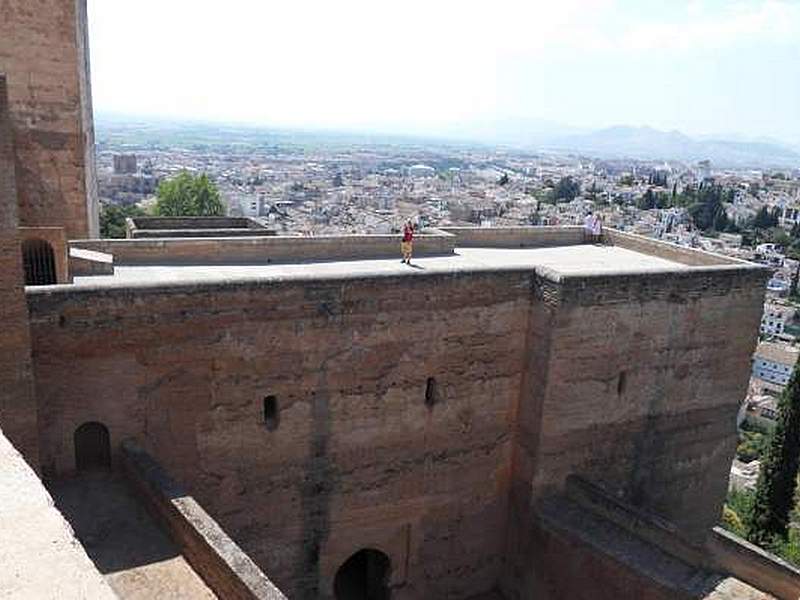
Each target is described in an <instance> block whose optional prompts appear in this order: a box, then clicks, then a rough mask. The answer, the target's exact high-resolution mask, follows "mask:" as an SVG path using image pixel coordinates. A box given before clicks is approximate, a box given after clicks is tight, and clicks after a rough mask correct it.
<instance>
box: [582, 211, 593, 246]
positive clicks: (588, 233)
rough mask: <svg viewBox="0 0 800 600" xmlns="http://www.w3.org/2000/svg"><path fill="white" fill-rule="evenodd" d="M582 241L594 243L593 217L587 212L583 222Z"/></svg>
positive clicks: (590, 212)
mask: <svg viewBox="0 0 800 600" xmlns="http://www.w3.org/2000/svg"><path fill="white" fill-rule="evenodd" d="M583 241H584V242H592V241H594V215H593V214H592V211H589V214H587V215H586V218H585V219H584V220H583Z"/></svg>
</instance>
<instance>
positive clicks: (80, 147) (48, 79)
mask: <svg viewBox="0 0 800 600" xmlns="http://www.w3.org/2000/svg"><path fill="white" fill-rule="evenodd" d="M0 73H5V74H6V76H7V81H8V100H9V112H10V114H11V130H12V134H13V139H14V149H15V171H16V185H17V195H18V203H19V224H20V226H23V227H47V226H57V227H64V228H65V230H66V234H67V237H69V238H79V237H81V238H82V237H96V236H97V233H98V229H99V226H98V210H97V184H96V180H95V170H94V164H95V159H94V125H93V119H92V101H91V89H90V88H91V84H90V80H89V48H88V35H87V26H86V0H69V1H67V2H65V1H64V0H41V1H39V2H31V1H30V0H2V2H0ZM3 201H4V202H5V201H6V199H5V198H4V199H3Z"/></svg>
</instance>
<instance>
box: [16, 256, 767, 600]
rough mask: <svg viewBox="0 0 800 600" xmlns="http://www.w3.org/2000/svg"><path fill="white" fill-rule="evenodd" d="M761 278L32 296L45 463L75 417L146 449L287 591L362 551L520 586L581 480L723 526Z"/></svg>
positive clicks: (724, 271) (450, 583)
mask: <svg viewBox="0 0 800 600" xmlns="http://www.w3.org/2000/svg"><path fill="white" fill-rule="evenodd" d="M762 283H763V273H762V272H761V271H760V270H758V269H752V270H751V269H747V268H736V269H730V268H727V267H721V268H719V269H705V270H703V269H700V270H698V271H689V272H683V273H681V272H676V273H670V274H664V275H653V274H649V275H647V276H625V277H622V276H620V277H572V278H564V277H553V276H550V275H546V274H545V275H543V274H541V273H536V272H534V271H533V270H524V269H510V270H506V271H491V272H489V271H483V272H457V273H453V274H449V275H439V274H431V275H418V276H413V277H409V276H401V277H397V276H393V277H386V276H384V277H378V276H373V277H360V278H341V279H334V278H332V279H327V280H326V279H315V280H303V281H261V282H249V283H238V284H236V283H230V284H222V285H214V286H212V285H205V286H192V285H175V286H170V287H144V288H136V289H135V290H133V289H127V290H126V289H104V290H100V289H97V290H92V289H85V290H81V289H75V288H72V289H66V288H64V289H57V288H53V289H51V290H42V291H36V292H29V294H28V300H29V306H30V310H31V318H32V321H31V331H32V336H33V348H34V366H35V371H36V380H37V392H38V399H39V403H40V414H41V431H42V435H41V438H42V464H43V468H44V469H45V470H46V472H50V473H63V472H68V471H69V470H71V469H72V468H73V457H72V441H71V436H72V433H73V431H74V429H75V428H76V427H77V426H79V425H80V424H81V423H83V422H85V421H89V420H98V421H101V422H103V423H105V424H106V425H107V426H108V427H109V429H110V431H111V435H112V443H115V444H116V443H117V442H118V441H119V440H121V439H123V438H126V437H135V438H137V439H138V440H139V441H140V442H141V443H143V444H144V445H145V446H146V447H147V449H148V450H149V451H150V452H152V453H153V454H154V455H155V456H156V457H157V458H158V460H159V461H160V462H161V463H162V464H164V465H165V467H166V468H167V469H168V470H169V471H170V472H172V473H173V474H174V475H175V476H176V477H177V478H178V479H179V480H181V481H183V482H184V483H185V484H186V485H187V486H188V487H189V488H190V490H191V491H192V493H193V494H195V495H196V497H197V498H198V499H199V501H200V502H201V503H202V504H203V505H204V506H206V507H207V508H208V510H209V512H211V514H212V515H214V517H215V518H216V519H217V520H219V521H220V523H221V524H222V525H223V527H224V528H225V529H226V531H228V532H229V533H230V534H231V535H232V537H233V538H234V539H235V540H236V541H237V543H239V544H240V545H241V546H242V548H243V549H244V550H245V551H246V552H247V553H248V554H249V555H250V556H252V557H253V559H254V560H255V561H256V562H257V563H258V564H259V566H260V567H262V569H263V570H264V571H265V572H266V573H268V574H269V576H270V577H271V578H273V580H274V581H276V583H277V584H278V585H279V587H281V589H282V590H284V592H286V593H287V595H288V596H289V597H298V598H300V597H322V598H325V597H330V594H331V585H332V580H333V576H334V574H335V572H336V569H337V568H338V567H339V566H340V565H341V564H342V562H343V561H344V560H345V559H346V558H347V557H348V556H350V555H351V554H352V553H353V552H355V551H356V550H358V549H360V548H364V547H372V548H377V549H380V550H382V551H383V552H385V553H386V554H387V555H389V556H390V558H391V560H392V566H393V572H392V583H393V585H394V586H395V587H396V588H397V589H401V590H403V593H405V594H406V595H407V597H409V598H464V597H468V596H469V595H471V594H474V593H475V592H476V591H480V590H489V589H491V588H492V587H495V586H498V585H500V586H502V587H503V589H504V591H505V592H506V594H507V595H508V596H509V597H511V598H513V597H517V595H519V597H526V596H525V593H524V592H523V591H521V590H525V589H529V588H528V587H526V586H530V585H532V584H531V582H532V581H534V580H535V579H536V577H537V568H538V567H537V564H536V560H535V558H536V549H535V548H532V547H530V545H529V543H528V540H530V539H535V538H534V537H533V535H532V534H534V533H535V532H534V531H532V529H531V528H532V527H534V524H533V523H532V522H531V520H530V516H531V514H532V512H531V511H533V510H535V504H536V502H537V498H540V497H543V496H545V495H548V494H550V493H554V492H557V491H558V490H559V489H560V487H561V486H562V485H563V482H564V479H565V478H566V476H567V475H569V474H571V473H578V474H582V475H585V476H586V477H588V478H590V479H591V480H594V481H596V482H598V483H600V484H602V485H603V486H605V487H606V488H607V489H610V490H612V491H613V492H614V493H615V494H620V495H621V496H623V497H624V498H626V499H627V500H629V501H630V502H632V503H634V504H637V505H640V506H643V507H645V508H648V509H651V510H653V511H655V512H658V513H659V514H663V515H664V516H666V517H668V518H670V519H672V520H674V521H675V522H676V523H678V525H679V526H680V527H681V529H682V530H684V531H685V532H686V535H687V536H691V535H692V534H696V533H697V532H699V531H701V530H704V529H706V528H707V527H710V525H711V524H713V522H715V521H716V515H717V514H718V509H719V503H720V502H721V501H722V498H723V497H724V477H725V473H726V467H725V464H727V463H729V461H730V459H731V457H732V454H733V440H735V437H734V436H733V435H732V428H733V426H734V416H735V413H736V408H737V406H738V401H739V398H740V396H741V394H742V392H743V390H744V387H745V383H746V382H745V381H744V380H743V375H742V373H744V374H745V375H746V373H747V368H746V363H747V361H748V360H749V355H750V352H751V350H752V346H753V343H754V338H753V335H754V334H753V333H752V332H754V331H756V330H757V328H756V325H755V324H756V323H757V322H758V319H759V317H760V314H759V308H760V305H761V294H762V293H763V292H762V290H763V286H762V285H761V284H762ZM429 377H434V378H435V380H436V389H437V399H436V402H435V403H434V405H433V406H432V407H428V406H427V405H426V403H425V388H426V381H427V379H428V378H429ZM267 395H274V396H275V397H276V398H277V400H278V404H279V410H280V420H279V425H278V427H277V429H275V430H270V429H268V428H267V427H266V426H265V425H264V423H263V422H262V418H263V415H262V410H263V399H264V398H265V397H266V396H267ZM726 461H727V463H726ZM512 492H513V493H512ZM709 498H718V502H716V503H715V502H713V501H710V500H709ZM699 499H702V501H699ZM697 506H702V507H703V510H697V508H696V507H697ZM688 507H691V508H692V509H691V510H688ZM529 533H530V534H531V535H528V534H529Z"/></svg>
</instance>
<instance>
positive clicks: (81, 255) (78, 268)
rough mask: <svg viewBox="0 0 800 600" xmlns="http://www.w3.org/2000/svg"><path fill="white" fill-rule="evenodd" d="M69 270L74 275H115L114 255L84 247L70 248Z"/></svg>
mask: <svg viewBox="0 0 800 600" xmlns="http://www.w3.org/2000/svg"><path fill="white" fill-rule="evenodd" d="M69 272H70V275H71V276H72V277H85V276H87V275H113V274H114V257H113V256H111V255H110V254H106V253H105V252H96V251H94V250H84V249H83V248H70V249H69Z"/></svg>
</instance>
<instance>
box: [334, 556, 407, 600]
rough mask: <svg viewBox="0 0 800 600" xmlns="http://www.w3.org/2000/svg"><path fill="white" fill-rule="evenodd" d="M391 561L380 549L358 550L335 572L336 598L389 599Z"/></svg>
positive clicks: (346, 599)
mask: <svg viewBox="0 0 800 600" xmlns="http://www.w3.org/2000/svg"><path fill="white" fill-rule="evenodd" d="M391 572H392V562H391V560H389V557H388V556H386V555H385V554H384V553H383V552H381V551H380V550H372V549H370V548H367V549H364V550H359V551H358V552H356V553H355V554H353V556H351V557H350V558H348V559H347V560H346V561H345V563H344V564H343V565H342V566H341V567H339V570H338V571H337V572H336V579H334V582H333V593H334V595H335V596H336V600H389V598H390V597H391V593H390V591H389V575H391Z"/></svg>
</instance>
